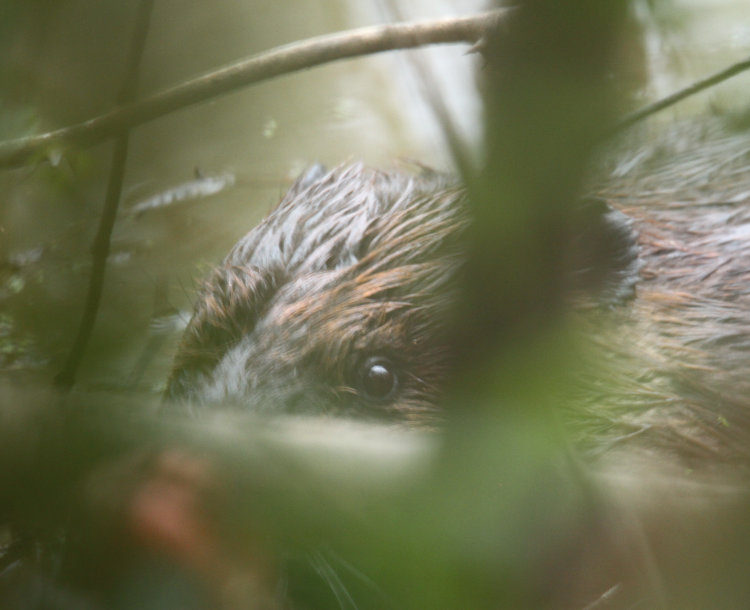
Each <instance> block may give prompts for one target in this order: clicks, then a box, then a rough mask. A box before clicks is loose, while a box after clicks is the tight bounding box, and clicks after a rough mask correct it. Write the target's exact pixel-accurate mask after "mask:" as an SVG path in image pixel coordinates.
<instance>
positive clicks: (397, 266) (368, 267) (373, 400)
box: [167, 165, 466, 421]
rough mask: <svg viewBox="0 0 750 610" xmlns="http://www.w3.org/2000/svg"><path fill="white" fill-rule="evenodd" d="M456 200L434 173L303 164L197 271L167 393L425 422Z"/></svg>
mask: <svg viewBox="0 0 750 610" xmlns="http://www.w3.org/2000/svg"><path fill="white" fill-rule="evenodd" d="M463 197H464V195H463V192H462V190H461V189H460V188H458V187H457V186H455V185H453V184H451V182H450V181H449V180H448V179H446V177H444V176H442V175H440V174H437V173H435V172H430V171H423V172H422V173H420V174H418V175H411V176H409V175H404V174H401V173H384V172H380V171H376V170H371V169H366V168H364V167H362V166H361V165H353V166H348V167H341V168H338V169H334V170H333V171H331V172H325V170H324V169H323V168H322V167H320V166H316V167H314V168H313V169H311V170H310V171H308V172H307V174H306V175H304V176H303V177H302V178H300V179H299V180H298V181H297V182H296V183H295V184H294V185H293V186H292V188H291V189H290V191H289V192H288V193H287V194H286V196H285V197H284V198H283V199H282V201H281V202H280V203H279V205H278V206H277V207H276V208H275V209H274V210H273V212H272V213H271V214H270V215H269V216H268V217H267V218H266V219H265V220H264V221H263V222H262V223H261V224H260V225H259V226H258V227H256V228H255V229H254V230H253V231H251V232H250V233H249V234H247V235H246V236H245V237H244V238H242V239H241V240H240V241H239V242H238V243H237V244H236V246H235V247H234V248H233V249H232V250H231V251H230V253H229V254H228V255H227V257H226V258H225V259H224V261H223V263H222V264H221V265H220V266H219V267H218V268H217V269H215V270H214V272H213V273H212V274H211V275H210V277H209V278H208V279H207V280H206V282H205V284H204V286H203V288H202V290H201V292H200V295H199V298H198V301H197V304H196V306H195V310H194V313H193V317H192V319H191V320H190V323H189V325H188V327H187V330H186V332H185V334H184V336H183V339H182V343H181V345H180V348H179V350H178V354H177V357H176V360H175V367H174V370H173V373H172V375H171V378H170V380H169V384H168V390H167V396H168V397H169V398H171V399H178V400H184V401H186V402H189V403H190V404H191V405H195V404H205V403H212V402H220V403H221V404H224V405H226V404H234V405H238V406H244V407H247V408H248V409H252V410H260V411H273V412H287V413H304V412H315V413H321V412H323V413H336V414H342V415H352V416H357V417H361V416H365V417H372V418H397V419H399V420H401V421H404V420H406V421H426V420H430V419H431V416H432V415H434V413H435V407H434V406H435V403H436V393H437V391H438V390H437V388H438V385H439V381H440V380H441V379H442V378H443V377H444V375H445V369H446V367H447V366H448V365H449V360H450V358H449V354H448V350H447V348H446V343H445V341H444V337H443V334H444V333H443V330H442V328H443V327H444V326H445V325H444V318H445V310H446V307H447V306H448V305H449V303H450V302H451V301H452V290H453V288H452V285H453V283H454V280H455V275H456V271H457V268H458V267H459V265H460V264H461V260H462V254H461V252H462V251H463V248H462V247H461V245H460V241H461V234H462V228H463V227H464V226H465V223H466V219H465V212H464V211H463V210H464V208H465V206H464V205H460V202H461V200H462V199H463Z"/></svg>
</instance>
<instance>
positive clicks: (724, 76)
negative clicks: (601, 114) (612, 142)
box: [610, 57, 750, 134]
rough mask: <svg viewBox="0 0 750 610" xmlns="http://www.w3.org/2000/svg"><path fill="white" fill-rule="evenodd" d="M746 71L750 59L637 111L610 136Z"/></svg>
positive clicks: (628, 116) (620, 123)
mask: <svg viewBox="0 0 750 610" xmlns="http://www.w3.org/2000/svg"><path fill="white" fill-rule="evenodd" d="M746 70H750V57H748V58H746V59H743V60H742V61H739V62H737V63H735V64H732V65H731V66H729V67H728V68H724V69H723V70H720V71H719V72H716V73H714V74H712V75H711V76H707V77H706V78H703V79H701V80H699V81H696V82H694V83H692V84H691V85H688V86H687V87H685V88H684V89H680V90H679V91H676V92H675V93H672V94H671V95H668V96H667V97H664V98H662V99H660V100H657V101H656V102H654V103H653V104H648V105H647V106H644V107H643V108H641V109H639V110H636V111H635V112H631V113H630V114H628V115H627V116H625V118H623V119H622V120H621V121H619V122H618V123H617V124H616V125H615V126H614V128H612V130H611V132H610V134H614V133H617V132H619V131H622V130H623V129H626V128H627V127H630V126H631V125H634V124H635V123H638V122H639V121H642V120H643V119H645V118H647V117H650V116H651V115H652V114H656V113H657V112H659V111H661V110H664V109H665V108H669V107H670V106H674V105H675V104H677V103H678V102H681V101H682V100H684V99H685V98H687V97H690V96H691V95H695V94H696V93H700V92H701V91H704V90H705V89H708V88H709V87H713V86H714V85H718V84H719V83H722V82H724V81H725V80H728V79H730V78H732V77H733V76H736V75H737V74H740V73H741V72H745V71H746Z"/></svg>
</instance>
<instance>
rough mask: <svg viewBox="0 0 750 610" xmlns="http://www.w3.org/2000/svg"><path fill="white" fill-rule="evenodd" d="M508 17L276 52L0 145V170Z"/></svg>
mask: <svg viewBox="0 0 750 610" xmlns="http://www.w3.org/2000/svg"><path fill="white" fill-rule="evenodd" d="M505 12H506V11H503V10H498V11H490V12H486V13H480V14H478V15H472V16H469V17H456V18H450V19H439V20H434V21H426V22H417V23H398V24H392V25H383V26H374V27H365V28H360V29H356V30H350V31H347V32H340V33H337V34H328V35H324V36H317V37H315V38H310V39H308V40H305V41H302V42H296V43H293V44H288V45H284V46H281V47H277V48H275V49H272V50H270V51H267V52H265V53H261V54H259V55H255V56H253V57H250V58H248V59H245V60H242V61H240V62H237V63H235V64H231V65H229V66H226V67H224V68H219V69H218V70H215V71H213V72H209V73H207V74H204V75H202V76H198V77H197V78H194V79H193V80H189V81H187V82H184V83H181V84H179V85H175V86H174V87H171V88H169V89H166V90H164V91H161V92H159V93H156V94H154V95H152V96H151V97H148V98H145V99H143V100H140V101H138V102H131V103H124V104H121V105H120V106H118V107H117V108H115V109H113V110H110V111H109V112H107V113H105V114H102V115H100V116H98V117H95V118H93V119H89V120H87V121H84V122H82V123H78V124H76V125H72V126H70V127H64V128H62V129H57V130H55V131H51V132H48V133H44V134H40V135H37V136H31V137H28V138H21V139H18V140H12V141H7V142H2V143H0V167H8V166H18V165H22V164H23V163H25V162H26V161H28V160H29V159H31V158H33V157H34V156H39V155H40V154H44V152H45V151H47V150H49V149H52V148H56V147H60V146H65V145H68V144H78V145H91V144H95V143H98V142H101V141H102V140H105V139H106V138H108V137H111V136H113V135H115V134H117V133H118V132H120V131H122V130H123V129H132V128H133V127H135V126H137V125H141V124H143V123H146V122H148V121H151V120H153V119H156V118H158V117H161V116H164V115H165V114H168V113H170V112H174V111H175V110H178V109H181V108H185V107H187V106H191V105H193V104H197V103H199V102H204V101H206V100H208V99H211V98H214V97H217V96H219V95H221V94H224V93H228V92H230V91H233V90H235V89H238V88H240V87H244V86H247V85H251V84H254V83H258V82H261V81H264V80H268V79H270V78H274V77H276V76H281V75H283V74H289V73H291V72H295V71H297V70H303V69H306V68H312V67H314V66H319V65H322V64H326V63H329V62H332V61H337V60H341V59H347V58H352V57H358V56H361V55H370V54H373V53H380V52H383V51H392V50H396V49H409V48H414V47H420V46H425V45H429V44H441V43H443V44H445V43H461V42H463V43H471V44H474V43H477V42H478V41H480V40H481V39H482V37H483V36H484V35H485V33H486V32H487V31H488V30H490V29H492V28H494V27H496V26H497V24H498V21H499V19H501V18H502V16H503V15H504V13H505Z"/></svg>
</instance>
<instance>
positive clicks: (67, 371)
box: [55, 0, 154, 388]
mask: <svg viewBox="0 0 750 610" xmlns="http://www.w3.org/2000/svg"><path fill="white" fill-rule="evenodd" d="M153 6H154V0H141V2H140V4H139V6H138V13H137V15H136V22H135V32H134V36H133V42H132V46H131V49H130V56H129V57H128V64H127V67H126V72H125V78H124V79H123V84H122V89H121V90H120V93H119V95H118V97H117V103H118V104H127V103H128V102H131V101H132V100H133V99H134V98H135V92H136V88H137V85H138V71H139V70H138V69H139V67H140V64H141V58H142V57H143V49H144V47H145V45H146V35H147V34H148V26H149V21H150V19H151V13H152V9H153ZM121 129H122V131H120V133H119V134H118V135H117V139H116V140H115V145H114V151H113V155H112V167H111V169H110V174H109V182H108V184H107V197H106V200H105V202H104V208H103V210H102V215H101V218H100V219H99V228H98V230H97V233H96V237H95V239H94V243H93V245H92V247H91V256H92V259H93V261H92V267H91V277H90V278H89V289H88V294H87V296H86V305H85V307H84V310H83V314H82V317H81V323H80V325H79V327H78V333H77V335H76V338H75V341H74V343H73V347H72V348H71V350H70V354H68V359H67V360H66V361H65V364H64V366H63V369H62V371H60V373H58V375H57V376H56V377H55V383H56V385H58V386H60V387H63V388H70V387H71V386H72V385H73V384H74V383H75V377H76V371H77V370H78V365H79V364H80V362H81V359H82V358H83V355H84V353H85V352H86V346H87V345H88V342H89V339H90V337H91V332H92V330H93V328H94V323H95V322H96V314H97V312H98V310H99V303H100V301H101V296H102V289H103V286H104V275H105V271H106V268H107V257H108V256H109V246H110V240H111V236H112V228H113V226H114V223H115V218H116V216H117V207H118V205H119V203H120V194H121V192H122V182H123V178H124V176H125V162H126V160H127V157H128V131H127V127H124V126H123V127H122V128H121Z"/></svg>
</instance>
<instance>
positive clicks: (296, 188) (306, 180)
mask: <svg viewBox="0 0 750 610" xmlns="http://www.w3.org/2000/svg"><path fill="white" fill-rule="evenodd" d="M327 173H328V170H327V169H326V167H325V165H323V164H322V163H316V164H314V165H311V166H310V167H308V168H307V169H306V170H305V171H304V172H302V173H301V174H300V176H299V177H298V178H297V179H296V180H295V181H294V184H292V186H291V187H289V191H288V192H287V194H286V196H285V198H286V199H289V198H292V197H296V196H297V195H299V194H300V193H301V192H302V191H304V190H306V189H307V188H308V187H309V186H310V185H311V184H314V183H315V182H317V181H318V180H320V179H321V178H322V177H323V176H325V175H326V174H327Z"/></svg>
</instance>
